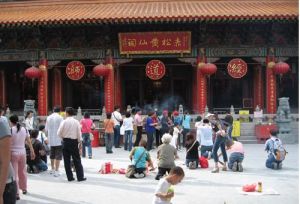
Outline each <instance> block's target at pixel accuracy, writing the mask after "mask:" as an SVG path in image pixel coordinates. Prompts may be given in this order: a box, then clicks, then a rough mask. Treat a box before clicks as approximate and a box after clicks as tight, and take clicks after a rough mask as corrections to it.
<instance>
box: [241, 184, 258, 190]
mask: <svg viewBox="0 0 300 204" xmlns="http://www.w3.org/2000/svg"><path fill="white" fill-rule="evenodd" d="M255 188H256V184H255V183H254V184H247V185H244V186H243V191H245V192H254V191H255Z"/></svg>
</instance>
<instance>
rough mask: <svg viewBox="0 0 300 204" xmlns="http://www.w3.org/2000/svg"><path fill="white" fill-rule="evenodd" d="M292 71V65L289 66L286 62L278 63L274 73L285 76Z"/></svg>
mask: <svg viewBox="0 0 300 204" xmlns="http://www.w3.org/2000/svg"><path fill="white" fill-rule="evenodd" d="M289 70H290V65H288V64H287V63H285V62H278V63H277V64H276V65H275V66H274V68H273V72H274V74H280V75H281V74H285V73H287V72H288V71H289Z"/></svg>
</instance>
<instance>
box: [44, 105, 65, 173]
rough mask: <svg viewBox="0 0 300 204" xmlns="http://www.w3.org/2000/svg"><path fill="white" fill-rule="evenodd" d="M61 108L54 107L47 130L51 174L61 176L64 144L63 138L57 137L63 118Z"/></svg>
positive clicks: (48, 120) (47, 123) (47, 122)
mask: <svg viewBox="0 0 300 204" xmlns="http://www.w3.org/2000/svg"><path fill="white" fill-rule="evenodd" d="M59 112H60V107H54V109H53V113H52V114H51V115H50V116H48V118H47V121H46V126H45V130H46V132H47V133H48V142H49V145H50V159H51V171H50V173H51V174H54V176H56V177H57V176H59V175H60V174H59V164H60V161H61V160H62V143H61V138H60V137H59V136H58V135H57V130H58V128H59V125H60V124H61V122H62V121H63V118H62V117H61V116H60V115H59Z"/></svg>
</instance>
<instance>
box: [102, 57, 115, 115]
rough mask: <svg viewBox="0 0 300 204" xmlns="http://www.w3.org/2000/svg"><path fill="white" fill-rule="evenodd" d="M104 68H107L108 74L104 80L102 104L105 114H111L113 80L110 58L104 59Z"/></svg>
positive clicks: (113, 104)
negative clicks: (103, 104)
mask: <svg viewBox="0 0 300 204" xmlns="http://www.w3.org/2000/svg"><path fill="white" fill-rule="evenodd" d="M106 66H107V67H108V68H109V73H108V75H107V76H106V77H105V79H104V101H105V102H104V103H105V109H106V112H113V111H114V106H115V99H114V96H115V94H114V90H115V83H114V82H115V78H114V68H113V58H112V57H108V58H107V59H106Z"/></svg>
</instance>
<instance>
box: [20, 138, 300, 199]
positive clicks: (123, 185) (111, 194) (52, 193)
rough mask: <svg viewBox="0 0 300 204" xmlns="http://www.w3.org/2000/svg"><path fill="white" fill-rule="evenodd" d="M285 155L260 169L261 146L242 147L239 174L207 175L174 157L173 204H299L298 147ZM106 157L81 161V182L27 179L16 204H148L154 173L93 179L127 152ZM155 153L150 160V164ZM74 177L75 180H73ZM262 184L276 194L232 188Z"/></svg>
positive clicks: (121, 162)
mask: <svg viewBox="0 0 300 204" xmlns="http://www.w3.org/2000/svg"><path fill="white" fill-rule="evenodd" d="M286 147H287V151H288V152H289V153H288V155H287V158H286V160H285V161H284V165H283V169H282V170H280V171H275V170H269V169H267V168H265V165H264V162H265V158H266V153H265V152H264V150H263V148H264V146H263V145H262V144H246V145H245V151H246V154H245V160H244V164H243V166H244V172H243V173H236V172H231V171H227V172H222V171H220V173H218V174H212V173H211V172H210V171H211V169H212V167H213V161H212V160H210V162H209V163H210V168H209V169H198V170H188V169H187V168H185V167H184V165H183V163H184V157H185V153H184V152H179V156H180V159H179V160H177V161H176V164H177V165H180V166H183V167H184V170H185V174H186V176H185V178H184V180H183V182H182V183H180V184H179V185H177V186H175V197H174V198H173V199H172V203H173V204H198V203H201V204H206V203H207V204H224V203H226V204H256V203H259V204H264V203H266V204H294V203H295V204H296V203H298V202H299V194H298V192H299V153H298V151H299V148H298V144H297V145H288V146H286ZM113 151H114V154H106V153H105V148H104V147H98V148H93V156H94V157H93V159H91V160H90V159H82V163H83V167H84V171H85V176H86V177H87V181H85V182H77V181H76V180H75V181H73V182H68V181H67V179H66V175H65V172H64V168H63V166H61V172H62V175H61V176H60V177H59V178H54V177H53V176H51V175H50V174H49V173H46V172H44V173H41V174H36V175H33V174H31V175H29V176H28V194H27V195H21V200H20V201H18V202H17V204H25V203H26V204H44V203H47V204H50V203H51V204H54V203H55V204H102V203H103V204H109V203H110V204H127V203H128V204H140V203H142V204H148V203H149V204H150V203H151V201H152V198H153V192H154V189H155V187H156V185H157V181H156V180H154V176H155V173H150V174H149V175H148V176H147V177H146V178H144V179H127V178H125V176H124V175H120V174H107V175H103V174H99V173H98V170H99V169H100V167H101V164H102V163H104V162H107V161H110V162H112V163H113V165H114V167H116V168H126V167H127V165H128V164H129V158H128V153H129V152H128V151H127V152H126V151H124V150H123V149H113ZM155 155H156V150H153V151H151V156H152V158H153V160H154V162H155V163H156V159H155V158H156V157H155ZM75 178H76V177H75ZM258 181H261V182H262V185H263V190H264V189H267V188H273V189H274V190H275V191H277V192H279V193H280V195H241V194H239V192H238V189H239V188H241V186H242V185H244V184H252V183H257V182H258Z"/></svg>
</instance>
